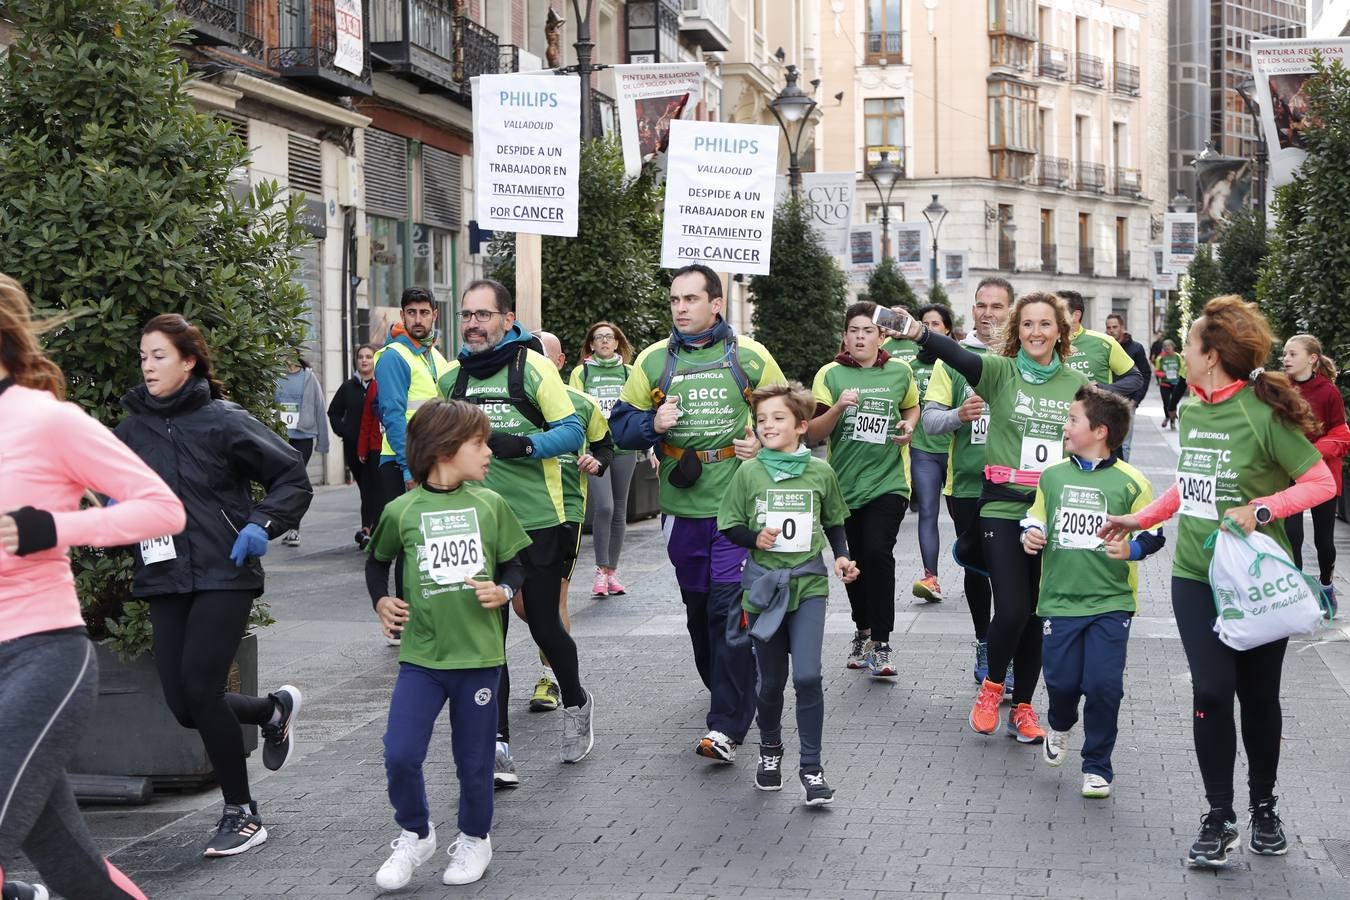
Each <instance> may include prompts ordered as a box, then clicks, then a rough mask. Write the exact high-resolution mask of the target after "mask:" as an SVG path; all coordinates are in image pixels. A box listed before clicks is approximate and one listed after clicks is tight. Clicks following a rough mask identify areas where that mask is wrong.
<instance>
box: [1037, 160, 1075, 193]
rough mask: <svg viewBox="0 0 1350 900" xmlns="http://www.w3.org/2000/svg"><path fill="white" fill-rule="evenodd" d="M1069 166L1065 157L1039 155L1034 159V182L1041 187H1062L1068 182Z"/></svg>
mask: <svg viewBox="0 0 1350 900" xmlns="http://www.w3.org/2000/svg"><path fill="white" fill-rule="evenodd" d="M1069 172H1070V166H1069V161H1068V160H1067V159H1063V158H1061V157H1058V156H1041V157H1038V158H1037V159H1036V183H1037V184H1039V185H1040V186H1041V187H1051V188H1062V187H1065V186H1066V185H1067V184H1068V182H1069Z"/></svg>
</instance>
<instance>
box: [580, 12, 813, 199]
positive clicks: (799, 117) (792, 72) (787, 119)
mask: <svg viewBox="0 0 1350 900" xmlns="http://www.w3.org/2000/svg"><path fill="white" fill-rule="evenodd" d="M573 2H576V0H573ZM797 78H798V74H797V67H796V66H788V67H787V84H785V85H784V86H783V90H781V91H779V93H778V96H777V97H774V98H773V99H772V100H770V101H769V110H770V111H771V112H772V113H773V117H774V118H775V119H777V120H778V127H779V128H781V129H783V137H784V138H786V139H787V146H788V185H789V186H790V187H791V188H792V196H794V197H796V196H799V195H800V194H801V189H802V167H801V162H800V160H799V159H798V158H797V152H798V151H799V150H800V149H801V144H802V135H803V134H805V133H806V125H807V122H809V121H810V119H811V113H813V112H815V109H816V101H815V100H813V99H812V98H811V97H810V96H809V95H808V94H807V93H806V92H805V91H803V90H802V89H801V88H800V87H798V86H797ZM794 132H795V133H794Z"/></svg>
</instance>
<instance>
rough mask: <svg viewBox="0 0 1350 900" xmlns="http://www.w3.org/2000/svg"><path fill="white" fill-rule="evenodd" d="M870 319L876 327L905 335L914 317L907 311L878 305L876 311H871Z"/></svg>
mask: <svg viewBox="0 0 1350 900" xmlns="http://www.w3.org/2000/svg"><path fill="white" fill-rule="evenodd" d="M872 321H873V322H875V323H876V326H877V327H878V328H881V329H884V330H886V331H894V332H896V333H898V334H901V335H906V334H909V327H910V324H911V323H912V322H913V321H914V318H913V317H912V316H910V315H909V313H898V312H895V311H894V310H891V309H888V308H886V307H884V306H878V307H877V310H876V312H874V313H872Z"/></svg>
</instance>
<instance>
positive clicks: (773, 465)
mask: <svg viewBox="0 0 1350 900" xmlns="http://www.w3.org/2000/svg"><path fill="white" fill-rule="evenodd" d="M758 458H759V461H760V463H761V464H763V466H764V468H766V469H768V470H769V477H770V478H772V479H773V480H774V481H785V480H787V479H789V478H796V477H797V476H798V475H800V474H802V473H803V472H805V471H806V462H807V460H809V459H810V458H811V451H810V450H808V449H806V445H805V444H798V445H797V449H796V450H794V451H793V452H791V453H784V452H783V451H782V450H770V449H769V448H768V447H764V448H762V449H761V450H760V451H759V453H758Z"/></svg>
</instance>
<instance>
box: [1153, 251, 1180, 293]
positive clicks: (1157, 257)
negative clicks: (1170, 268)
mask: <svg viewBox="0 0 1350 900" xmlns="http://www.w3.org/2000/svg"><path fill="white" fill-rule="evenodd" d="M1148 255H1149V259H1150V260H1151V261H1152V265H1153V289H1154V290H1155V291H1175V290H1176V289H1177V274H1176V273H1175V272H1167V271H1164V269H1163V248H1162V244H1154V245H1153V246H1151V247H1149V248H1148Z"/></svg>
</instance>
